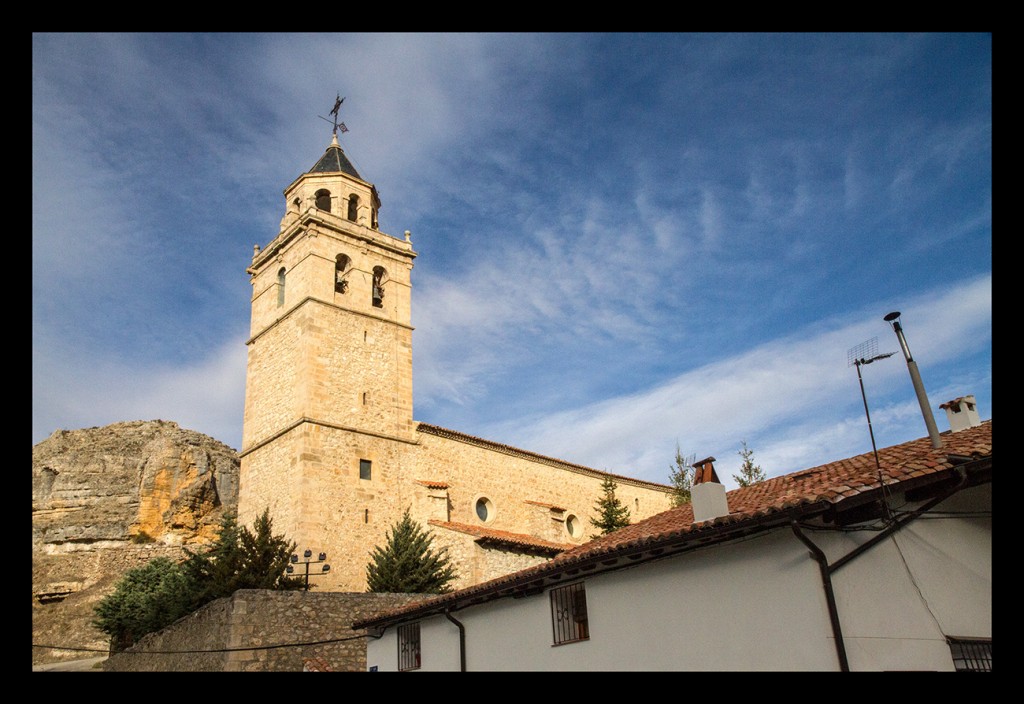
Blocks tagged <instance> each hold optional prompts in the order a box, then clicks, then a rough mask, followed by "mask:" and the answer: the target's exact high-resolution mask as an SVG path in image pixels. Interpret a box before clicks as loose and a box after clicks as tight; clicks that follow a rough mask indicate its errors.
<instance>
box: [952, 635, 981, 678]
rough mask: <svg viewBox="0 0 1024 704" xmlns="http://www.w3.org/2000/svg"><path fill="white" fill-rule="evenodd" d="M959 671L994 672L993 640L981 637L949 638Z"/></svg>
mask: <svg viewBox="0 0 1024 704" xmlns="http://www.w3.org/2000/svg"><path fill="white" fill-rule="evenodd" d="M946 642H948V643H949V651H950V653H952V655H953V666H954V667H955V668H956V671H957V672H992V641H991V640H985V639H981V638H947V639H946Z"/></svg>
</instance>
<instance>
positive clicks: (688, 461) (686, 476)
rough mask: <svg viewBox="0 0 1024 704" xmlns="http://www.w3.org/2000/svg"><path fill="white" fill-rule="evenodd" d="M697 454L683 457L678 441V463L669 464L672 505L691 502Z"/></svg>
mask: <svg viewBox="0 0 1024 704" xmlns="http://www.w3.org/2000/svg"><path fill="white" fill-rule="evenodd" d="M696 457H697V455H690V456H689V457H683V453H682V451H681V450H680V449H679V443H678V442H677V443H676V463H675V466H674V467H673V466H671V465H670V466H669V472H668V480H669V482H671V484H672V505H673V506H681V505H682V504H688V503H690V489H692V488H693V461H694V459H695V458H696Z"/></svg>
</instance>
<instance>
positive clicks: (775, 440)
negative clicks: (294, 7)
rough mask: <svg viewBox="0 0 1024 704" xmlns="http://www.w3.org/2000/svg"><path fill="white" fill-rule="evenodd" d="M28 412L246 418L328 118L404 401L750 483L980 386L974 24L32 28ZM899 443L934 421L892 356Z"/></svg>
mask: <svg viewBox="0 0 1024 704" xmlns="http://www.w3.org/2000/svg"><path fill="white" fill-rule="evenodd" d="M32 64H33V65H32V74H33V81H32V85H33V91H32V98H33V100H32V162H33V163H32V345H33V365H32V442H33V444H34V443H37V442H39V441H41V440H43V439H45V438H46V437H47V436H49V435H50V434H51V433H52V432H53V431H54V430H56V429H58V428H63V429H76V428H83V427H91V426H100V425H105V424H108V423H113V422H117V421H122V420H150V419H155V418H161V419H164V420H173V421H176V422H178V423H179V424H180V425H182V426H183V427H186V428H191V429H194V430H197V431H200V432H203V433H206V434H209V435H211V436H213V437H215V438H217V439H218V440H221V441H223V442H225V443H227V444H228V445H231V446H232V447H235V448H236V449H237V448H239V446H240V443H241V432H242V405H243V400H244V393H245V388H244V387H245V356H246V348H245V340H246V339H247V337H248V325H249V296H250V293H251V288H250V286H249V283H248V276H247V275H246V273H245V269H246V266H248V264H249V262H250V260H251V257H252V251H253V245H254V244H259V245H260V246H261V247H262V246H264V245H266V244H267V243H268V242H269V241H270V240H271V239H272V238H273V237H274V236H275V235H276V233H277V228H278V224H279V222H280V219H281V216H282V214H283V212H284V198H283V195H282V191H283V189H284V188H285V186H287V185H288V184H289V183H291V182H292V181H293V180H294V179H295V178H296V177H297V176H298V175H299V174H301V173H302V172H304V171H305V170H307V169H308V168H310V167H312V166H313V164H314V163H315V162H316V161H317V160H318V159H319V157H320V156H321V155H322V154H323V152H324V150H325V149H326V147H327V145H328V144H329V143H330V139H331V126H330V125H329V124H328V123H327V122H325V121H324V120H322V119H320V117H318V116H327V114H328V111H329V110H330V108H331V106H332V105H333V101H334V98H335V95H336V94H338V93H340V94H341V95H342V96H343V97H345V102H344V104H343V106H342V111H341V119H342V120H343V121H344V122H345V124H346V125H347V127H348V128H349V131H348V132H347V133H345V134H343V135H342V136H341V142H342V147H343V149H344V150H345V152H346V154H347V155H348V156H349V158H350V159H351V160H352V162H353V163H354V164H355V165H356V167H357V168H358V169H359V171H360V173H361V174H362V175H363V176H364V177H365V178H366V179H367V180H369V181H371V182H373V183H374V184H376V186H377V188H378V190H379V192H380V195H381V200H382V203H383V205H382V208H381V211H380V227H381V230H383V231H384V232H386V233H388V234H391V235H393V236H396V237H401V236H402V233H403V232H404V231H405V230H410V231H411V232H412V241H413V245H414V248H415V249H416V251H417V252H418V253H419V257H418V258H417V260H416V266H415V269H414V271H413V324H414V326H415V332H414V336H413V358H414V417H415V418H416V420H420V421H424V422H428V423H432V424H435V425H440V426H444V427H447V428H452V429H454V430H459V431H462V432H465V433H469V434H472V435H477V436H480V437H484V438H488V439H491V440H494V441H497V442H501V443H505V444H509V445H514V446H517V447H521V448H524V449H528V450H532V451H535V452H540V453H542V454H546V455H550V456H554V457H560V458H563V459H566V460H569V461H573V462H578V463H581V464H585V465H588V466H591V467H595V468H597V469H603V470H607V471H611V472H614V473H618V474H624V475H628V476H634V477H639V478H643V479H648V480H651V481H657V482H666V481H667V480H668V473H669V468H670V466H671V464H672V460H673V457H674V455H675V449H676V445H677V443H678V445H679V447H680V448H681V449H682V451H683V453H684V454H685V455H691V454H694V455H696V456H697V457H698V458H703V457H707V456H709V455H713V456H715V457H716V458H717V459H718V462H717V463H716V466H717V468H718V470H719V475H720V476H721V477H722V479H723V480H724V482H725V483H726V484H727V485H728V486H735V483H734V482H733V481H732V474H734V473H736V472H737V471H738V469H739V466H740V463H741V458H740V456H739V454H738V452H739V450H740V449H741V443H742V442H744V441H745V442H746V443H747V445H748V446H749V447H750V448H751V449H752V450H753V451H754V459H755V461H756V462H757V463H758V464H760V465H761V466H762V468H763V469H764V470H765V471H766V473H767V474H768V475H769V476H774V475H777V474H785V473H789V472H792V471H796V470H799V469H803V468H806V467H810V466H814V465H817V464H820V463H823V462H828V461H831V460H835V459H839V458H842V457H847V456H851V455H854V454H858V453H861V452H867V451H870V449H871V441H870V436H869V433H868V427H867V421H866V419H865V413H864V405H863V401H862V398H861V393H860V387H859V385H858V381H857V373H856V368H855V367H851V366H850V365H849V363H848V354H847V353H848V351H849V350H850V349H851V348H853V347H856V346H857V345H860V344H862V343H865V342H871V341H872V340H873V339H874V338H877V350H878V352H879V353H885V352H898V350H899V346H898V342H897V339H896V336H895V334H894V333H893V331H892V329H891V328H890V326H889V325H888V324H887V323H886V322H884V321H883V319H882V318H883V316H885V314H887V313H889V312H890V311H893V310H899V311H901V312H902V314H903V317H902V324H903V328H904V331H905V334H906V338H907V342H908V344H909V347H910V350H911V352H912V353H913V356H914V359H915V361H916V362H917V364H918V365H919V368H920V371H921V376H922V378H923V380H924V384H925V387H926V390H927V393H928V397H929V401H930V405H931V406H932V408H933V411H934V413H935V419H936V423H937V425H938V427H939V430H947V429H948V423H947V422H946V418H945V414H944V413H943V412H942V411H941V410H939V409H938V405H939V404H940V403H943V402H945V401H948V400H950V399H953V398H956V397H958V396H962V395H965V394H974V395H975V396H976V398H977V401H978V408H979V411H980V413H981V416H982V418H986V419H987V418H991V415H992V410H991V409H992V39H991V36H990V35H987V34H953V35H943V34H913V35H909V34H839V35H819V34H797V35H779V34H764V35H763V34H693V35H691V34H36V35H34V37H33V46H32ZM862 373H863V377H864V385H865V391H866V395H867V398H868V403H869V407H870V412H871V421H872V427H873V429H874V433H875V437H876V440H877V443H878V445H879V446H880V447H882V446H886V445H890V444H894V443H898V442H903V441H906V440H910V439H913V438H917V437H923V436H925V435H926V434H927V430H926V427H925V424H924V421H923V419H922V416H921V411H920V408H919V406H918V402H917V397H916V395H915V393H914V388H913V385H912V383H911V379H910V375H909V373H908V369H907V364H906V361H905V359H904V358H903V356H902V355H901V354H896V355H894V356H892V357H889V358H887V359H884V360H879V361H877V362H875V363H873V364H871V365H869V366H864V367H863V368H862Z"/></svg>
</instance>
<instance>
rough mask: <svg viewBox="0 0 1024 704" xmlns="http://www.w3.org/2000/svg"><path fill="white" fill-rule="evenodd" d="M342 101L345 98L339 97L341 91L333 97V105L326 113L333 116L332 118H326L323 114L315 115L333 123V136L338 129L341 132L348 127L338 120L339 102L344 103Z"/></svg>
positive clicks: (345, 130) (336, 134)
mask: <svg viewBox="0 0 1024 704" xmlns="http://www.w3.org/2000/svg"><path fill="white" fill-rule="evenodd" d="M344 102H345V99H344V98H342V97H341V93H338V97H337V98H335V99H334V107H333V108H331V111H330V112H329V113H327V114H328V115H333V116H334V119H333V120H328V119H327V118H326V117H324V116H323V115H317V117H319V118H320V119H321V120H325V121H327V122H330V123H331V124H332V125H334V136H335V137H337V136H338V130H339V129H340V130H341V131H342V132H343V133H344V132H348V127H345V123H344V122H338V111H339V110H340V109H341V104H342V103H344Z"/></svg>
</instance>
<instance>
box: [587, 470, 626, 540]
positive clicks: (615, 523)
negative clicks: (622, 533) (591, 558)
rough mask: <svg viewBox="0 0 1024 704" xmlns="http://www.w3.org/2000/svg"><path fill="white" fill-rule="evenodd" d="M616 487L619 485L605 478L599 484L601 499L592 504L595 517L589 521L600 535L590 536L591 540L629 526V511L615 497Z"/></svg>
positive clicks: (609, 478)
mask: <svg viewBox="0 0 1024 704" xmlns="http://www.w3.org/2000/svg"><path fill="white" fill-rule="evenodd" d="M618 487H619V485H618V484H616V482H615V480H614V479H612V478H611V477H605V479H604V481H603V482H601V498H599V499H598V500H597V503H596V504H594V510H595V512H596V513H597V517H596V518H591V519H590V525H592V526H594V527H595V528H597V529H598V530H599V531H600V533H597V534H595V535H591V536H590V537H591V538H600V537H601V536H602V535H607V534H608V533H611V532H612V531H616V530H618V529H619V528H625V527H626V526H628V525H629V509H628V508H626V507H625V506H623V505H622V502H621V501H619V500H618V499H617V498H616V496H615V490H616V489H618Z"/></svg>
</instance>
